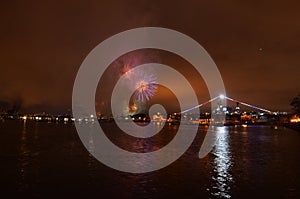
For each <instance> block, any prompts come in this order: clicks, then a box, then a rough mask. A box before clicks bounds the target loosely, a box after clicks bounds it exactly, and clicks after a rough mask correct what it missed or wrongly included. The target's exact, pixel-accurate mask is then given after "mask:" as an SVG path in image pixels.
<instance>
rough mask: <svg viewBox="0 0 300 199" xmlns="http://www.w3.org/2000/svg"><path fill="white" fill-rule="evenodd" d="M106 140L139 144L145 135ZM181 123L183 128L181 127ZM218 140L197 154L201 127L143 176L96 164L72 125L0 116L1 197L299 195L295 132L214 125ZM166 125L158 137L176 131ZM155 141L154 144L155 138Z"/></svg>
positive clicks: (298, 143) (109, 127)
mask: <svg viewBox="0 0 300 199" xmlns="http://www.w3.org/2000/svg"><path fill="white" fill-rule="evenodd" d="M103 128H104V129H106V130H108V131H109V132H108V133H110V138H111V139H112V140H115V142H117V143H119V144H122V143H123V144H124V145H129V144H130V142H132V143H131V144H132V145H131V146H130V147H131V150H133V149H134V148H136V150H143V149H144V148H145V147H147V145H148V144H149V143H148V142H146V141H145V140H131V139H129V138H127V137H126V136H125V137H122V135H119V134H114V133H115V132H114V131H115V130H116V129H115V128H114V127H113V126H112V125H111V124H103ZM187 128H188V127H187ZM216 128H218V134H219V136H220V140H219V142H218V143H217V145H216V146H215V148H214V149H213V151H212V152H211V153H210V154H209V155H208V156H206V157H205V158H203V159H199V158H198V157H197V155H198V151H199V149H200V145H201V142H202V140H203V137H204V136H205V134H206V129H205V128H204V127H199V132H198V135H197V137H196V139H195V141H194V142H193V144H192V146H191V147H190V148H189V150H187V151H186V153H185V154H184V155H183V156H182V157H181V158H180V159H178V160H177V161H175V162H174V163H173V164H171V165H169V166H168V167H166V168H164V169H161V170H159V171H155V172H151V173H146V174H128V173H123V172H119V171H116V170H113V169H111V168H108V167H106V166H104V165H103V164H101V163H99V162H98V161H97V160H96V159H94V158H93V157H91V156H90V155H89V152H88V150H87V149H85V148H84V147H83V145H82V144H81V141H80V140H79V137H78V135H77V133H76V130H75V127H74V125H73V124H62V123H58V124H56V123H43V122H40V123H39V122H30V121H27V122H23V121H5V122H0V187H1V189H0V190H1V197H2V196H8V197H10V198H12V197H18V198H81V197H82V198H87V197H93V198H300V159H299V158H300V155H299V151H300V150H299V147H300V133H299V132H296V131H292V130H289V129H284V128H279V129H271V128H270V127H267V126H256V127H254V126H253V127H247V128H243V127H216ZM176 130H177V127H176V126H167V127H166V128H165V129H164V132H165V133H164V134H163V135H164V136H165V137H164V136H162V138H160V139H161V140H160V139H159V138H157V139H155V140H151V142H152V144H154V145H155V144H157V147H161V146H160V145H162V144H166V143H164V141H163V140H168V138H167V137H170V136H171V137H172V136H173V134H175V133H176ZM155 142H157V143H155Z"/></svg>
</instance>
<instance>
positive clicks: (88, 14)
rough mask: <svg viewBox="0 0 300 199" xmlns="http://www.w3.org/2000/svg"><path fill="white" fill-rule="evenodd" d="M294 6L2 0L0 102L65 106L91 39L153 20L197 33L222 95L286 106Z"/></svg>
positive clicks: (294, 84)
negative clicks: (220, 82) (222, 88)
mask: <svg viewBox="0 0 300 199" xmlns="http://www.w3.org/2000/svg"><path fill="white" fill-rule="evenodd" d="M299 8H300V2H299V1H296V0H295V1H290V0H287V1H277V0H251V1H250V0H243V1H241V0H226V1H224V0H210V1H199V0H194V1H181V3H178V2H177V1H153V0H138V1H132V0H123V1H115V0H110V1H99V0H98V1H46V0H45V1H30V0H28V1H3V2H1V6H0V23H1V29H0V35H1V36H0V39H1V46H0V59H1V64H0V67H1V72H0V106H7V105H9V106H11V105H12V104H18V105H19V106H20V107H21V108H22V109H23V110H27V111H46V112H53V113H54V112H67V111H70V108H71V101H72V88H73V83H74V79H75V76H76V73H77V71H78V69H79V67H80V65H81V63H82V61H83V60H84V58H85V57H86V56H87V54H88V53H89V52H90V51H91V50H92V49H93V48H94V47H95V46H96V45H98V44H99V43H100V42H102V41H104V40H105V39H107V38H108V37H110V36H112V35H114V34H117V33H119V32H121V31H125V30H128V29H132V28H137V27H143V26H158V27H164V28H170V29H174V30H177V31H180V32H182V33H184V34H187V35H189V36H191V37H192V38H194V39H195V40H196V41H198V42H199V43H200V44H201V45H202V46H203V47H204V48H205V49H206V50H207V51H208V53H209V54H210V55H211V57H212V58H213V59H214V61H215V63H216V65H217V66H218V68H219V70H220V72H221V74H222V77H223V80H224V83H225V87H226V91H227V95H228V96H230V97H232V98H235V99H239V100H241V101H245V102H249V103H250V104H255V105H257V106H260V107H264V108H267V109H271V110H274V111H275V110H281V111H290V109H291V107H290V105H289V104H290V101H291V99H292V98H293V97H295V96H296V95H298V94H299V93H300V83H299V77H300V68H299V67H300V12H299ZM154 54H155V53H154ZM155 56H156V55H155ZM155 56H154V57H155ZM157 56H158V57H159V58H158V59H159V60H165V59H168V60H172V58H165V57H161V56H162V55H157ZM174 60H175V58H174ZM167 62H168V63H172V61H167ZM174 62H175V61H173V63H174ZM182 67H184V66H182ZM205 92H206V91H205ZM205 98H206V96H204V97H203V99H205Z"/></svg>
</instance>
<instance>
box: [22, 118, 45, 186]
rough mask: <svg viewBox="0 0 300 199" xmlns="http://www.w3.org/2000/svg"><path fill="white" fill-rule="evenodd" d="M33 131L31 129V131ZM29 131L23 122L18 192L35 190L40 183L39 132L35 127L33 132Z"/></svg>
mask: <svg viewBox="0 0 300 199" xmlns="http://www.w3.org/2000/svg"><path fill="white" fill-rule="evenodd" d="M30 130H31V129H30ZM30 130H29V129H27V123H26V120H24V121H23V128H22V132H21V140H20V141H21V142H20V150H19V155H18V162H19V169H18V172H19V186H18V190H19V191H21V192H23V191H28V190H29V189H34V188H36V186H37V185H38V183H39V168H40V165H39V160H38V156H39V153H40V147H39V140H38V139H39V136H38V135H39V132H38V127H37V126H35V128H34V129H33V132H32V131H30Z"/></svg>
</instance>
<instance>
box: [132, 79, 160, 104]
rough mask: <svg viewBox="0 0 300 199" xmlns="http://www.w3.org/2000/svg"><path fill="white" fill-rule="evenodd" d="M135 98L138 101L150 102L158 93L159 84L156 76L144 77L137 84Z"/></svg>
mask: <svg viewBox="0 0 300 199" xmlns="http://www.w3.org/2000/svg"><path fill="white" fill-rule="evenodd" d="M135 88H136V91H135V96H136V98H137V100H138V101H142V102H144V101H148V100H149V99H150V98H151V97H152V96H154V95H155V93H156V91H157V84H156V82H155V77H154V75H149V76H144V78H143V79H141V80H139V81H137V83H136V86H135Z"/></svg>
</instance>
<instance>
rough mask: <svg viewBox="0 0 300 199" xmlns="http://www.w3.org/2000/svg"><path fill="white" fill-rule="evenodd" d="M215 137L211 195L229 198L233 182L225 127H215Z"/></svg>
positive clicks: (227, 134)
mask: <svg viewBox="0 0 300 199" xmlns="http://www.w3.org/2000/svg"><path fill="white" fill-rule="evenodd" d="M216 134H217V137H218V138H219V139H218V141H217V142H216V145H215V148H214V150H213V152H212V153H213V154H214V155H215V159H214V163H213V171H214V175H213V176H212V179H213V181H214V182H215V184H214V186H213V190H212V195H214V196H219V197H222V198H231V195H230V184H231V182H232V181H233V177H232V175H231V174H230V168H231V167H232V166H233V162H232V160H231V158H232V157H231V152H230V147H229V144H228V142H229V139H228V136H229V132H228V131H227V130H226V127H217V131H216Z"/></svg>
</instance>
